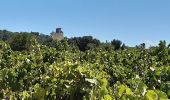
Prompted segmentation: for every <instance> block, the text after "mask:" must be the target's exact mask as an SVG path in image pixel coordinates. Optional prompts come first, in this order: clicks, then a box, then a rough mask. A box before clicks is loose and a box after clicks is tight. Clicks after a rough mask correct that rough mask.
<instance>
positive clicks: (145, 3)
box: [0, 0, 170, 46]
mask: <svg viewBox="0 0 170 100" xmlns="http://www.w3.org/2000/svg"><path fill="white" fill-rule="evenodd" d="M56 27H61V28H62V29H63V31H64V33H65V36H67V37H74V36H85V35H92V36H94V37H95V38H98V39H100V40H101V41H105V40H108V41H110V40H112V39H114V38H115V39H120V40H122V41H123V42H124V43H126V44H127V45H129V46H135V45H137V44H140V43H142V42H146V43H147V45H155V44H157V43H158V42H159V40H166V41H168V42H170V39H169V37H170V0H0V29H7V30H9V31H17V32H20V31H28V32H30V31H35V32H41V33H44V34H50V32H52V31H55V28H56Z"/></svg>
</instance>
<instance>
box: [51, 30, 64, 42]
mask: <svg viewBox="0 0 170 100" xmlns="http://www.w3.org/2000/svg"><path fill="white" fill-rule="evenodd" d="M63 38H64V33H63V31H62V30H61V28H56V32H53V33H52V39H53V40H54V41H60V40H62V39H63Z"/></svg>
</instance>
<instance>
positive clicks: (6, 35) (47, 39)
mask: <svg viewBox="0 0 170 100" xmlns="http://www.w3.org/2000/svg"><path fill="white" fill-rule="evenodd" d="M33 39H36V40H37V41H38V42H39V43H40V44H42V45H48V46H51V47H55V44H56V42H57V41H53V39H52V38H51V36H50V35H44V34H41V33H39V32H10V31H7V30H0V40H3V41H5V42H7V43H9V44H10V46H11V49H12V50H14V51H23V50H29V47H30V45H31V42H32V40H33ZM65 39H66V40H67V41H68V43H69V45H71V46H73V47H75V48H77V49H79V50H80V51H86V50H89V49H93V48H94V47H99V46H101V47H103V48H106V49H109V48H114V49H115V50H119V49H125V48H126V46H125V44H123V43H122V42H121V41H120V40H116V39H113V40H112V41H111V42H105V43H104V42H101V41H100V40H98V39H95V38H93V37H92V36H83V37H73V38H67V37H65Z"/></svg>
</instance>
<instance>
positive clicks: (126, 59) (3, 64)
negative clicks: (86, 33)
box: [0, 40, 170, 100]
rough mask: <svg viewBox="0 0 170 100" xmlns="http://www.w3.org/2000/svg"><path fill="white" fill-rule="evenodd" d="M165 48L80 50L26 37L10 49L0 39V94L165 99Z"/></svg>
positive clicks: (47, 99)
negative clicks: (23, 44) (25, 45)
mask: <svg viewBox="0 0 170 100" xmlns="http://www.w3.org/2000/svg"><path fill="white" fill-rule="evenodd" d="M168 98H169V99H170V49H169V47H168V46H166V43H165V41H161V42H160V43H159V45H158V46H157V47H155V48H150V49H143V48H139V49H137V48H127V49H124V50H114V49H112V48H103V47H100V46H99V47H95V48H92V49H89V50H86V51H84V52H82V51H80V50H78V49H77V48H75V47H73V46H71V45H69V44H68V42H67V40H63V41H60V42H57V43H56V44H55V47H51V46H47V45H42V44H39V43H38V42H37V41H36V40H32V43H31V46H30V49H29V50H24V51H14V50H12V49H11V47H10V45H9V44H8V43H6V42H4V41H1V42H0V99H5V100H9V99H10V100H168Z"/></svg>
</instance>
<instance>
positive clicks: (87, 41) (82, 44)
mask: <svg viewBox="0 0 170 100" xmlns="http://www.w3.org/2000/svg"><path fill="white" fill-rule="evenodd" d="M68 43H69V44H70V45H74V46H77V47H78V48H79V50H80V51H86V50H88V49H90V48H92V45H93V47H94V46H99V45H100V41H99V40H97V39H94V38H93V37H92V36H83V37H74V38H70V39H68Z"/></svg>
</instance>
